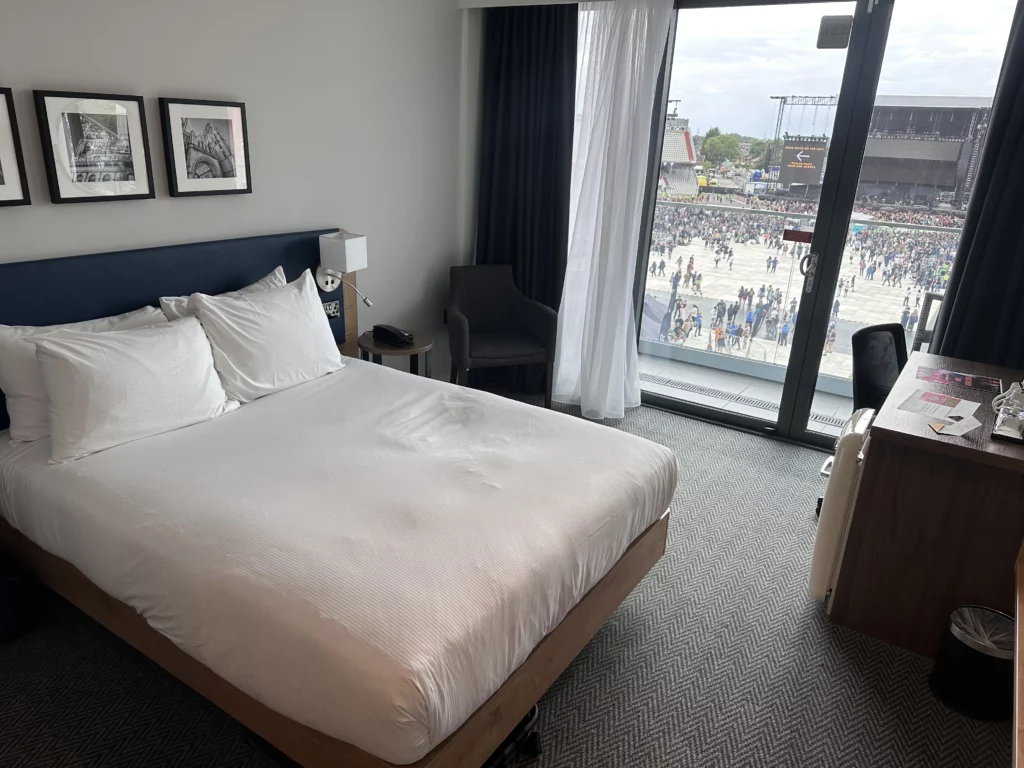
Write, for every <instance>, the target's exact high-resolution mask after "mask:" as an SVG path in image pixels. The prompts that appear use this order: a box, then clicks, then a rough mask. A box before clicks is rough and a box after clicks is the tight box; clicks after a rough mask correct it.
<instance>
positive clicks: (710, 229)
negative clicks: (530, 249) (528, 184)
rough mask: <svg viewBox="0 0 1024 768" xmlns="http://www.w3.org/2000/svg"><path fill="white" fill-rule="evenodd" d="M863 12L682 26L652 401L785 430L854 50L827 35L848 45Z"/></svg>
mask: <svg viewBox="0 0 1024 768" xmlns="http://www.w3.org/2000/svg"><path fill="white" fill-rule="evenodd" d="M855 11H856V2H853V0H848V1H846V2H816V3H791V4H773V5H759V6H747V7H712V8H684V9H681V10H679V11H678V19H677V29H676V37H675V45H674V52H673V56H672V58H671V65H670V68H669V78H668V87H667V94H666V95H667V97H668V98H667V99H665V104H666V106H665V110H666V114H665V117H664V128H663V134H662V141H661V153H660V157H659V158H658V159H659V162H658V169H657V186H656V194H655V196H656V203H655V207H654V211H653V216H652V219H651V227H650V245H649V251H648V254H647V259H646V269H645V272H644V274H643V292H642V296H641V297H640V301H641V302H642V312H641V314H640V323H639V326H640V341H639V351H640V375H641V387H642V390H643V391H644V392H645V394H647V395H648V396H654V397H656V398H658V399H662V400H671V401H677V402H680V403H685V404H687V405H689V406H696V407H698V408H700V409H701V410H704V411H712V412H716V415H717V416H719V417H721V418H724V419H726V420H736V421H740V422H741V423H750V422H754V423H757V424H759V425H763V426H765V427H772V428H777V427H778V423H779V418H780V415H781V414H782V404H783V391H784V385H785V381H786V373H787V369H788V368H789V366H790V365H791V364H793V363H794V362H799V361H796V360H795V359H794V358H793V355H792V353H793V350H794V346H793V341H794V340H795V337H796V335H797V331H798V329H799V328H800V326H801V322H802V320H801V308H800V304H801V301H802V298H803V295H804V294H803V285H804V277H803V275H802V274H801V271H800V265H801V262H803V261H804V260H805V257H806V256H807V254H808V253H809V252H810V251H811V241H810V239H811V236H812V235H813V232H814V231H815V228H816V224H817V222H816V218H817V210H818V203H819V200H820V197H821V195H822V189H823V185H822V180H823V178H824V176H825V173H826V166H827V164H828V161H829V159H830V154H829V151H830V147H831V145H832V143H833V141H834V137H835V120H836V115H837V109H838V107H839V100H840V99H839V93H840V91H841V88H842V82H843V74H844V71H845V70H846V67H847V54H848V50H849V49H848V46H845V45H842V44H841V43H840V44H837V47H833V48H822V47H818V38H819V32H820V29H821V20H822V18H823V17H836V19H838V20H842V19H845V20H846V22H845V23H846V28H847V31H848V30H849V27H850V26H851V22H852V20H853V16H854V13H855ZM837 28H838V29H839V35H838V36H839V37H840V38H842V37H843V35H842V22H841V21H840V22H839V23H838V24H837ZM841 42H842V41H841ZM794 233H798V234H794ZM791 238H792V239H791Z"/></svg>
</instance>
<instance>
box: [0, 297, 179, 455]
mask: <svg viewBox="0 0 1024 768" xmlns="http://www.w3.org/2000/svg"><path fill="white" fill-rule="evenodd" d="M166 322H167V319H166V318H165V317H164V313H163V312H161V311H160V310H159V309H157V308H156V307H143V308H142V309H137V310H135V311H134V312H128V313H126V314H123V315H116V316H114V317H101V318H100V319H98V320H86V321H85V322H84V323H68V324H66V325H46V326H42V327H38V328H37V327H35V326H30V325H0V390H3V393H4V394H5V395H6V396H7V415H8V416H10V417H11V438H12V439H13V440H17V441H19V442H23V443H31V442H32V441H34V440H39V439H40V438H43V437H46V436H47V435H48V434H50V422H49V420H48V418H47V415H46V393H45V392H43V382H42V381H41V380H40V378H39V364H38V363H37V362H36V350H35V347H33V346H32V345H31V344H29V343H28V339H29V338H30V337H32V336H35V335H36V334H40V333H50V332H52V331H58V330H72V331H84V332H90V333H102V332H104V331H117V330H124V329H127V328H141V327H143V326H146V325H155V324H157V323H166Z"/></svg>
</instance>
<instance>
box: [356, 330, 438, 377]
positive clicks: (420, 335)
mask: <svg viewBox="0 0 1024 768" xmlns="http://www.w3.org/2000/svg"><path fill="white" fill-rule="evenodd" d="M433 348H434V335H433V334H431V333H427V332H426V331H413V332H412V344H410V345H409V346H407V347H395V346H392V345H391V344H384V343H383V342H380V341H376V340H375V339H374V338H373V331H367V332H366V333H364V334H362V335H361V336H360V337H359V355H360V357H362V358H363V360H369V359H370V356H371V355H372V356H373V362H375V363H376V364H377V365H383V364H384V359H383V358H384V355H388V356H390V357H408V358H409V373H411V374H412V375H413V376H419V373H420V355H423V375H424V376H426V377H427V378H428V379H429V378H430V377H431V371H430V358H431V354H430V351H431V350H432V349H433Z"/></svg>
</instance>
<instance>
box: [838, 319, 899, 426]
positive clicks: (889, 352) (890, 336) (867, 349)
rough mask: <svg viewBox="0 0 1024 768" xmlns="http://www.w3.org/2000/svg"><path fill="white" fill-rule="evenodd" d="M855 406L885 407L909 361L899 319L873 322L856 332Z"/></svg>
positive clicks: (852, 342)
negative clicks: (886, 399) (892, 321)
mask: <svg viewBox="0 0 1024 768" xmlns="http://www.w3.org/2000/svg"><path fill="white" fill-rule="evenodd" d="M850 344H851V346H852V347H853V409H854V410H858V409H860V408H874V409H875V410H876V411H877V410H878V409H879V408H881V407H882V403H884V402H885V398H886V397H887V396H888V394H889V392H890V391H892V388H893V386H895V384H896V379H898V378H899V375H900V371H902V370H903V368H904V366H906V364H907V337H906V331H905V330H904V329H903V326H902V325H900V324H899V323H889V324H886V325H872V326H868V327H867V328H862V329H861V330H859V331H857V332H856V333H855V334H853V338H851V340H850Z"/></svg>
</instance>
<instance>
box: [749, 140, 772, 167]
mask: <svg viewBox="0 0 1024 768" xmlns="http://www.w3.org/2000/svg"><path fill="white" fill-rule="evenodd" d="M770 146H771V142H770V141H768V140H767V139H754V140H753V141H752V142H750V166H751V167H752V168H764V167H766V166H767V165H768V147H770Z"/></svg>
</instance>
